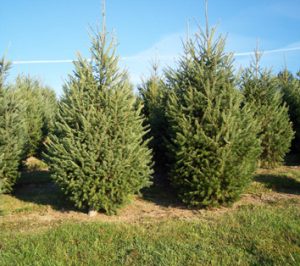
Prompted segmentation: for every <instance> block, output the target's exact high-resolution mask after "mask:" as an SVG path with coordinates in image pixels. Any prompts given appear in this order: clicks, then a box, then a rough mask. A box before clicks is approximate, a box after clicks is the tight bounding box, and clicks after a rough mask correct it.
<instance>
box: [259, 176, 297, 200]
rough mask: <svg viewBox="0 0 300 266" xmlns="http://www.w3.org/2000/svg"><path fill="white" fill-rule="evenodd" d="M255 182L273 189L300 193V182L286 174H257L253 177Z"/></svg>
mask: <svg viewBox="0 0 300 266" xmlns="http://www.w3.org/2000/svg"><path fill="white" fill-rule="evenodd" d="M254 180H255V181H256V182H259V183H262V184H264V185H265V186H266V187H267V188H269V189H272V190H273V191H277V192H281V193H288V194H295V195H300V182H299V181H297V180H296V179H294V178H292V177H290V176H288V175H286V174H284V173H283V174H279V175H276V174H259V175H256V176H255V177H254Z"/></svg>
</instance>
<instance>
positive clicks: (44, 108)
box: [0, 58, 57, 192]
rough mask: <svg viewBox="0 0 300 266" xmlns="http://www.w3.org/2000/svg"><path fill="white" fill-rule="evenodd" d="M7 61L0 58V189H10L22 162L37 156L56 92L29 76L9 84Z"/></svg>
mask: <svg viewBox="0 0 300 266" xmlns="http://www.w3.org/2000/svg"><path fill="white" fill-rule="evenodd" d="M9 68H10V63H9V62H7V61H5V58H2V59H1V60H0V191H1V192H10V191H11V190H12V188H13V185H14V184H15V181H16V179H17V178H18V176H19V171H20V168H21V167H22V164H21V163H22V161H23V160H25V159H26V158H28V157H30V156H33V155H35V156H40V155H41V153H42V151H43V150H44V143H45V142H46V141H47V136H48V134H49V132H51V131H52V130H54V118H55V113H56V109H57V102H56V96H55V93H54V92H53V91H52V90H51V89H49V88H48V87H45V86H43V85H42V84H41V82H40V81H38V80H37V79H34V78H31V77H29V76H18V77H17V78H16V80H15V82H13V83H12V84H6V82H5V78H6V75H7V72H8V71H9Z"/></svg>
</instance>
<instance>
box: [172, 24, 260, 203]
mask: <svg viewBox="0 0 300 266" xmlns="http://www.w3.org/2000/svg"><path fill="white" fill-rule="evenodd" d="M214 34H215V29H212V30H209V28H208V27H207V30H206V32H205V33H204V32H202V31H201V30H200V34H197V35H196V38H195V41H192V40H189V41H188V42H187V43H186V44H185V55H184V56H183V57H182V58H181V60H180V62H179V67H178V69H175V70H172V69H169V70H168V71H167V72H166V76H167V84H168V86H169V88H170V93H169V100H168V106H167V118H168V123H169V125H170V128H169V143H168V147H169V154H170V156H171V157H170V162H171V165H170V168H171V170H170V175H169V176H170V179H171V181H172V183H173V184H174V186H175V188H176V189H177V190H178V193H179V196H180V198H181V199H182V200H183V202H185V203H186V204H188V205H191V206H199V207H201V206H212V205H219V204H223V203H228V202H231V201H233V200H235V199H236V198H238V197H239V195H240V194H241V193H242V191H243V190H244V188H245V187H246V186H247V185H248V184H249V182H250V180H251V177H252V175H253V172H254V170H255V169H256V161H257V157H258V156H259V153H260V147H259V140H258V139H257V138H256V134H257V123H256V121H255V120H254V119H253V116H252V113H251V111H250V110H249V107H248V106H244V107H241V100H242V98H241V94H240V93H239V92H238V90H236V87H235V76H234V73H233V69H232V56H231V55H230V54H226V53H225V52H224V45H225V40H224V39H223V38H222V37H219V38H217V39H216V40H215V39H214Z"/></svg>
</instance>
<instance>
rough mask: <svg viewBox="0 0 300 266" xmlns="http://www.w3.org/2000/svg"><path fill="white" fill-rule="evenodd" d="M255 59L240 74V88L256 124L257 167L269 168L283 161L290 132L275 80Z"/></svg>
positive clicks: (286, 110)
mask: <svg viewBox="0 0 300 266" xmlns="http://www.w3.org/2000/svg"><path fill="white" fill-rule="evenodd" d="M259 57H260V55H259V53H256V59H255V60H256V62H255V64H252V65H251V66H250V67H249V68H248V69H246V70H245V71H244V73H243V75H242V86H241V88H242V91H243V94H244V96H245V100H246V102H248V103H250V104H252V106H253V111H254V116H255V117H256V119H257V120H258V122H259V125H260V131H259V134H258V136H259V138H260V140H261V147H262V153H261V155H260V161H261V165H262V166H263V167H267V168H272V167H275V166H277V165H279V164H281V163H282V162H283V161H284V158H285V155H286V153H287V152H288V151H289V148H290V145H291V141H292V138H293V135H294V133H293V130H292V124H291V122H290V119H289V115H288V108H287V106H286V104H285V103H284V104H283V101H282V95H281V92H280V91H279V90H278V86H277V82H276V78H275V77H274V76H273V75H272V74H271V72H270V71H268V70H266V69H261V68H260V67H259Z"/></svg>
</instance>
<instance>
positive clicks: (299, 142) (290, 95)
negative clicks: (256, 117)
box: [277, 69, 300, 152]
mask: <svg viewBox="0 0 300 266" xmlns="http://www.w3.org/2000/svg"><path fill="white" fill-rule="evenodd" d="M277 78H278V86H279V90H280V91H281V93H282V95H283V101H284V102H285V103H286V104H287V106H288V112H289V117H290V119H291V121H292V124H293V130H294V131H295V138H294V139H293V141H292V151H293V152H299V151H300V82H299V79H297V78H296V77H294V76H293V74H292V73H290V72H289V71H288V70H287V69H285V70H283V71H281V72H280V73H279V74H278V77H277Z"/></svg>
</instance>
